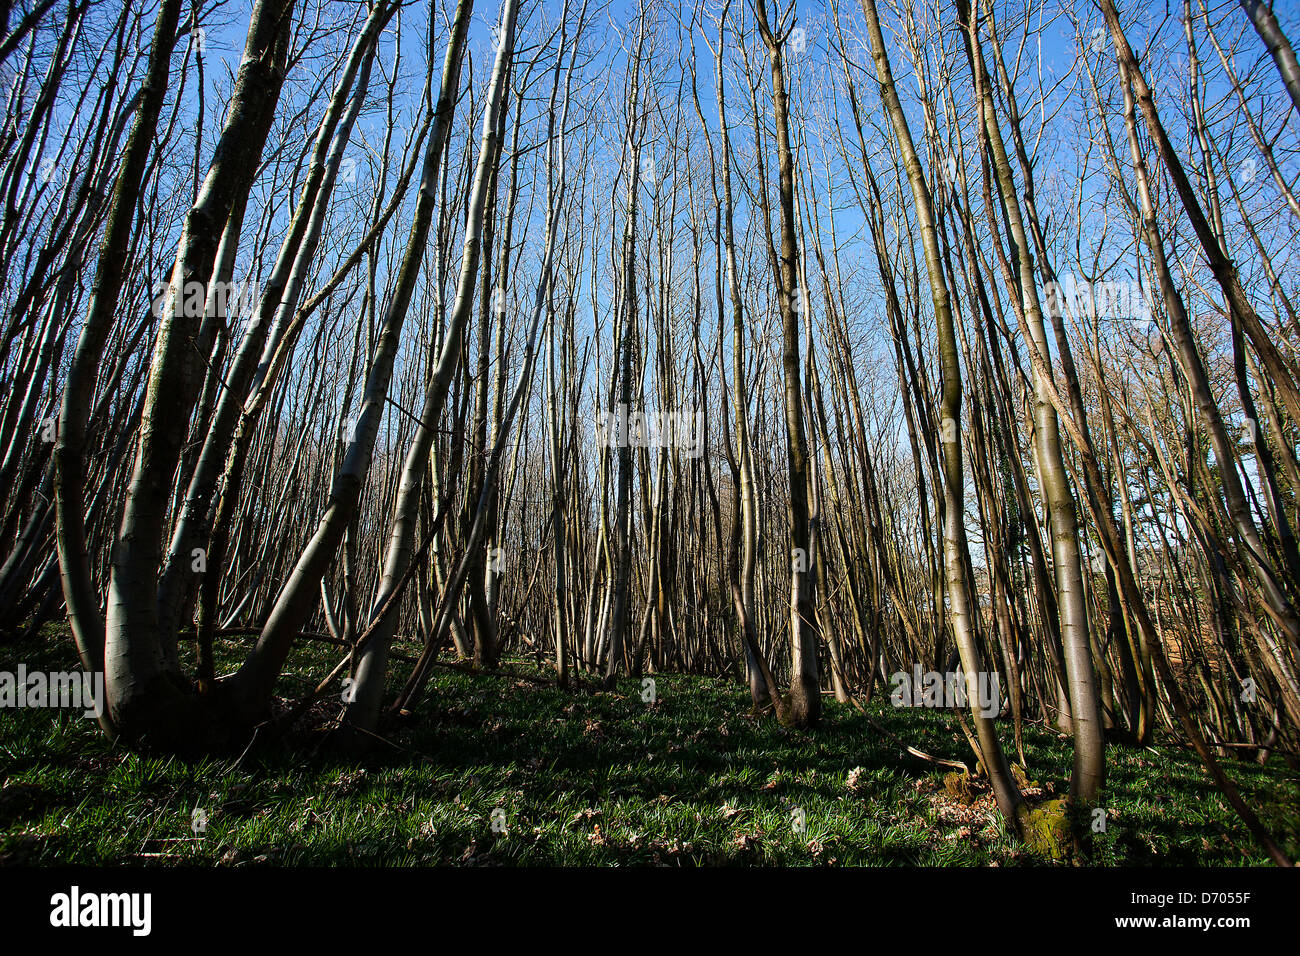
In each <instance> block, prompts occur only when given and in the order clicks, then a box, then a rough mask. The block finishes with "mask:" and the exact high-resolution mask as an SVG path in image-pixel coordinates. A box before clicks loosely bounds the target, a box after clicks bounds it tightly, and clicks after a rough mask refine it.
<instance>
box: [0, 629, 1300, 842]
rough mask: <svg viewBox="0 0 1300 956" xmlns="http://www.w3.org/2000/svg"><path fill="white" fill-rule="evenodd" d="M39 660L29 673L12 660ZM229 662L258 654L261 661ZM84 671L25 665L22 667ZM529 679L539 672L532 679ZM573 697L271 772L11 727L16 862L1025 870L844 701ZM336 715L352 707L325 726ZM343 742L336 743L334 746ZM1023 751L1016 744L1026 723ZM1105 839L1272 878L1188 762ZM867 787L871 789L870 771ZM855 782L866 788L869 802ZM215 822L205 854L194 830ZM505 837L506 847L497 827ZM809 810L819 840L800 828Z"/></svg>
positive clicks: (982, 809) (1056, 743)
mask: <svg viewBox="0 0 1300 956" xmlns="http://www.w3.org/2000/svg"><path fill="white" fill-rule="evenodd" d="M15 650H19V651H20V652H21V651H23V650H26V651H27V653H26V654H25V655H22V654H20V655H19V656H14V651H15ZM223 651H224V653H225V654H226V655H228V656H229V659H230V660H237V659H238V656H239V652H240V648H239V646H238V645H236V644H235V643H233V642H232V643H230V644H228V645H227V646H226V647H225V648H223ZM332 653H333V649H329V648H327V649H325V650H324V651H322V650H320V649H313V648H306V649H304V650H301V651H300V652H298V655H297V656H296V657H295V659H294V663H295V669H294V670H293V671H292V672H290V673H287V674H286V677H285V680H284V682H283V685H282V692H283V693H284V694H285V695H286V696H295V697H296V696H297V695H298V694H300V693H301V692H302V691H303V689H304V687H305V685H306V681H307V679H309V678H310V677H312V676H313V675H316V674H319V673H323V672H324V670H325V669H326V667H327V662H331V661H332V659H333V658H331V656H330V655H331V654H332ZM18 660H23V661H24V662H25V663H26V664H27V665H28V667H29V668H36V667H41V668H45V669H51V670H53V669H66V668H71V667H73V666H75V656H74V655H73V654H72V651H71V649H70V646H69V643H68V641H67V640H66V638H63V639H56V640H55V642H54V646H53V648H52V649H49V650H43V651H39V652H38V651H37V649H35V648H28V649H15V648H6V649H5V656H4V657H0V670H13V668H14V667H15V666H16V664H17V661H18ZM507 669H508V670H511V671H514V672H516V673H521V674H522V673H530V674H536V673H538V672H537V671H536V670H535V669H534V668H533V667H532V666H531V665H529V664H525V663H523V662H510V663H508V664H507ZM655 680H656V690H657V697H658V699H657V701H656V702H655V703H654V704H653V705H649V704H647V703H645V702H643V701H642V699H641V694H640V684H639V683H638V682H635V681H632V680H628V681H625V682H624V683H623V684H621V685H620V687H619V689H618V690H617V692H613V693H604V694H588V693H579V694H574V693H568V692H563V691H559V690H557V689H555V688H552V687H548V686H542V685H539V684H536V683H532V682H529V681H525V680H521V679H518V678H516V677H499V676H479V675H470V674H464V673H460V672H455V671H447V670H439V671H438V672H437V673H435V675H434V677H433V679H432V680H431V681H430V683H429V688H428V693H427V695H426V698H425V699H424V701H423V702H422V704H421V706H420V707H419V709H418V712H417V714H416V717H415V718H414V719H413V720H411V721H409V722H408V723H406V724H404V725H400V726H397V727H393V728H390V729H389V739H390V740H391V742H392V746H387V745H383V744H377V745H376V747H375V749H374V752H373V753H372V754H371V755H370V756H368V757H367V758H365V759H363V760H361V761H356V760H351V759H345V758H342V757H340V756H337V755H335V754H333V753H332V752H331V749H330V748H329V746H328V742H327V741H325V738H324V734H323V733H322V730H321V728H316V729H311V728H308V729H306V730H304V731H302V732H301V733H299V734H297V735H296V736H295V737H294V738H292V739H291V740H289V741H287V742H286V743H285V744H283V745H279V746H276V747H274V748H272V749H269V750H268V751H267V752H264V753H262V754H260V755H259V756H258V757H257V758H256V760H253V761H245V763H244V764H243V765H242V766H238V767H236V766H235V762H234V761H230V760H208V761H203V762H199V763H192V762H191V763H187V762H184V761H182V760H179V759H159V758H154V757H142V756H137V755H135V754H131V753H129V752H127V751H125V750H123V749H121V748H117V747H114V746H112V745H110V744H109V743H108V742H107V741H106V740H105V739H104V738H103V737H102V735H101V734H100V733H99V730H98V728H97V727H96V725H95V724H94V722H93V721H91V720H87V719H85V718H83V717H81V716H79V714H73V713H63V712H57V711H38V710H16V711H0V862H3V863H8V864H26V865H49V864H64V863H78V864H98V865H112V864H130V865H176V864H190V865H204V866H207V865H223V866H245V865H263V864H276V865H293V864H303V865H431V864H458V863H463V864H471V865H485V866H493V865H512V864H525V865H548V864H564V865H655V864H663V865H669V866H692V865H755V864H761V865H782V866H799V865H843V866H851V865H879V866H891V865H897V866H912V865H925V866H933V865H963V866H966V865H994V866H1009V865H1026V864H1043V863H1050V862H1051V861H1050V860H1046V859H1044V858H1041V857H1038V856H1035V855H1034V854H1033V853H1031V852H1030V851H1028V850H1026V849H1025V848H1024V847H1023V846H1017V845H1016V844H1015V843H1014V842H1013V841H1012V840H1011V839H1010V838H1009V837H1008V836H1007V834H1006V832H1005V831H1004V829H1003V828H1002V827H1001V825H1000V823H999V822H998V818H997V815H996V811H994V810H993V809H992V805H991V802H990V799H989V797H988V795H987V793H983V794H980V795H978V799H976V800H975V802H974V803H972V804H963V803H961V802H960V801H959V800H957V799H955V798H954V797H952V796H950V795H949V794H947V793H946V792H945V790H944V787H943V782H942V777H943V771H941V770H940V769H939V768H937V767H934V766H932V765H930V764H927V763H924V762H922V761H920V760H918V759H916V758H914V757H910V756H905V755H904V754H903V753H902V752H901V751H900V749H899V747H898V745H897V744H896V743H894V742H892V741H890V740H889V739H888V738H885V737H882V736H881V735H880V733H879V732H878V731H876V730H875V729H874V728H873V727H872V726H871V725H870V723H869V722H868V721H867V720H866V719H864V718H863V717H862V715H860V714H858V713H857V712H856V711H855V710H853V709H852V708H851V707H849V706H847V705H844V706H842V705H838V704H836V703H835V702H834V701H833V700H828V701H827V704H826V713H825V717H824V720H823V722H822V725H821V726H820V727H819V728H818V729H817V730H816V731H813V732H805V731H797V730H789V729H786V728H783V727H780V726H779V725H777V724H776V722H775V721H773V720H772V719H770V718H760V719H753V718H751V717H749V716H748V715H747V705H748V694H747V691H746V689H745V688H743V687H740V686H737V685H736V684H733V683H729V682H725V681H720V680H713V679H705V678H698V677H687V676H677V675H656V677H655ZM871 712H872V717H873V719H875V720H876V721H877V722H879V723H880V724H881V725H883V726H885V727H888V728H889V730H890V731H891V732H892V733H894V734H895V735H897V736H898V737H899V738H901V739H903V740H905V741H906V742H907V743H909V744H912V745H914V746H916V747H919V748H921V749H922V750H925V751H927V752H929V753H932V754H936V755H942V756H947V757H951V758H956V759H963V760H968V759H969V751H968V750H967V748H966V745H965V743H964V742H963V740H962V738H961V735H960V730H959V728H958V726H957V724H956V720H955V718H954V717H953V716H951V715H950V714H947V713H943V712H938V711H924V710H910V709H905V710H899V709H894V708H892V707H890V706H889V704H888V700H887V698H884V697H883V695H882V699H881V700H880V701H879V702H876V703H873V704H872V706H871ZM321 713H322V714H323V715H327V716H328V715H332V714H333V708H327V709H322V711H321ZM323 741H324V742H325V745H324V746H320V745H321V744H322V742H323ZM1004 742H1005V743H1006V744H1007V745H1008V746H1010V726H1009V724H1008V725H1007V726H1006V728H1005V732H1004ZM1025 748H1026V756H1027V758H1028V761H1029V777H1030V779H1031V781H1033V782H1034V783H1036V784H1037V785H1038V786H1037V788H1036V789H1037V790H1038V791H1039V792H1040V793H1041V795H1042V796H1044V797H1047V796H1051V795H1052V794H1053V793H1060V792H1063V791H1064V790H1065V789H1067V781H1068V774H1069V768H1070V759H1071V753H1070V745H1069V741H1068V740H1066V739H1064V738H1063V737H1061V736H1060V735H1059V734H1057V733H1055V732H1052V731H1048V730H1044V729H1042V728H1038V727H1031V726H1026V727H1025ZM1107 760H1108V773H1109V780H1108V785H1107V796H1106V799H1105V801H1104V803H1105V806H1106V809H1107V814H1108V816H1107V827H1106V831H1105V832H1104V833H1096V834H1089V835H1088V837H1087V839H1086V840H1085V846H1084V850H1083V852H1082V854H1081V856H1079V857H1077V858H1076V859H1075V860H1074V861H1073V862H1075V863H1083V864H1089V865H1103V866H1109V865H1152V864H1154V865H1242V864H1257V865H1262V864H1266V863H1267V859H1266V858H1265V857H1264V855H1263V854H1262V853H1261V852H1260V851H1259V849H1258V848H1257V847H1256V846H1255V845H1254V844H1253V843H1252V841H1251V840H1250V838H1249V836H1248V834H1247V833H1246V831H1245V828H1244V827H1243V826H1242V825H1241V823H1240V822H1239V821H1238V820H1237V818H1236V817H1235V815H1234V814H1233V813H1232V811H1231V810H1230V809H1229V808H1228V807H1227V805H1226V803H1225V801H1224V800H1223V799H1222V797H1220V796H1219V795H1218V794H1217V793H1216V792H1215V790H1214V789H1213V787H1212V786H1211V784H1210V783H1209V781H1208V779H1207V778H1206V775H1205V773H1204V772H1203V770H1202V769H1201V767H1200V765H1199V763H1198V762H1197V760H1196V758H1195V755H1194V754H1192V753H1190V752H1189V751H1185V750H1182V749H1179V748H1176V747H1174V746H1166V745H1161V746H1158V747H1156V748H1154V750H1152V749H1133V748H1125V747H1121V746H1111V747H1109V748H1108V751H1107ZM1228 769H1229V773H1230V774H1231V776H1232V777H1233V779H1235V780H1236V781H1238V784H1239V786H1241V788H1242V789H1243V792H1244V793H1245V795H1246V797H1247V799H1248V800H1249V801H1250V802H1251V803H1252V804H1253V805H1254V806H1255V807H1256V808H1257V809H1258V810H1259V811H1260V813H1261V816H1262V817H1263V819H1264V820H1265V822H1266V823H1267V825H1269V826H1270V827H1271V828H1272V829H1273V831H1274V833H1275V836H1277V837H1279V838H1280V839H1281V842H1282V843H1283V845H1284V846H1285V848H1286V849H1287V851H1288V852H1289V853H1290V854H1291V855H1292V856H1293V857H1295V856H1296V855H1300V810H1298V809H1297V808H1298V807H1300V778H1298V777H1297V775H1296V774H1294V773H1293V772H1290V771H1289V770H1287V768H1285V766H1283V765H1282V764H1281V762H1280V761H1278V762H1277V763H1276V764H1272V765H1270V766H1267V767H1263V768H1261V767H1257V766H1254V765H1251V764H1240V763H1232V764H1230V765H1229V767H1228ZM855 770H856V773H855V772H854V771H855ZM851 775H852V783H853V786H852V787H850V785H849V784H850V776H851ZM196 808H199V809H202V810H203V811H204V813H206V815H207V819H208V825H207V829H206V831H205V832H204V834H203V836H202V839H196V838H195V836H194V833H193V832H192V830H191V819H192V816H191V815H192V812H193V811H194V810H195V809H196ZM497 809H500V810H501V811H502V812H503V813H504V822H505V831H504V832H500V833H498V832H494V829H493V826H492V817H493V812H494V811H495V810H497ZM800 814H801V815H802V819H803V820H804V827H803V829H802V831H800V830H799V829H798V828H796V826H795V821H796V819H797V818H798V817H799V816H800Z"/></svg>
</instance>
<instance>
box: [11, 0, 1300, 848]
mask: <svg viewBox="0 0 1300 956" xmlns="http://www.w3.org/2000/svg"><path fill="white" fill-rule="evenodd" d="M482 3H483V0H479V4H478V6H477V7H476V5H475V3H474V0H457V2H456V3H454V4H452V3H445V2H438V0H431V2H427V3H426V2H424V0H367V2H344V0H253V2H251V3H248V4H245V3H238V2H232V0H215V2H208V3H202V4H188V5H182V4H181V3H180V2H179V0H158V2H154V3H129V2H128V3H122V2H111V0H53V2H52V0H42V2H35V0H31V2H27V3H18V4H9V3H6V4H3V5H0V96H3V98H4V109H3V114H2V115H0V196H3V203H4V205H3V216H2V217H0V375H3V376H4V381H5V386H6V387H5V388H4V389H3V391H0V489H2V490H0V503H2V504H3V513H2V515H0V553H2V554H3V557H2V558H0V622H3V639H5V640H7V641H14V642H22V641H31V640H37V639H43V638H40V635H42V634H44V635H47V636H48V635H49V634H51V633H56V632H53V631H50V630H49V629H45V628H44V625H46V624H48V623H50V622H58V621H62V620H64V619H66V620H67V622H68V623H69V624H70V625H71V634H72V639H73V640H75V642H76V646H77V650H78V653H79V654H80V656H81V659H82V661H83V664H84V666H85V667H87V668H89V669H93V670H102V671H103V672H104V673H105V675H106V682H107V688H108V703H109V707H108V709H107V711H106V713H105V715H104V717H103V719H102V724H103V728H104V731H105V732H106V733H108V734H110V735H113V736H115V737H120V738H122V739H124V740H125V741H127V742H129V743H131V744H133V745H135V746H140V747H145V748H158V749H162V750H169V751H178V752H186V753H190V752H205V751H211V750H219V749H223V748H230V747H239V748H241V749H242V748H243V747H244V746H245V745H246V744H247V742H248V740H249V737H250V735H251V734H252V733H253V732H254V731H255V730H256V729H257V728H268V727H272V726H273V725H272V724H269V723H268V720H269V718H270V715H271V713H272V712H273V709H274V707H273V705H274V702H275V700H274V694H275V692H276V686H277V679H278V677H279V675H280V673H281V670H282V669H283V667H284V666H285V663H286V661H287V660H289V658H290V655H292V654H293V653H294V650H295V647H297V646H298V645H299V644H300V643H301V642H302V641H324V642H328V643H331V644H333V645H335V646H336V647H337V649H338V653H339V662H338V665H337V666H336V667H335V668H334V669H333V670H332V671H331V672H330V673H328V674H324V673H322V674H321V675H319V678H320V684H319V686H318V687H317V688H316V691H315V694H314V695H312V696H314V697H317V698H319V697H320V696H322V695H325V694H329V695H336V694H337V693H338V692H339V690H340V689H341V688H345V690H344V703H343V704H342V705H341V706H340V715H339V716H340V721H341V725H342V726H343V727H345V728H346V731H347V732H346V734H344V735H343V736H344V737H345V738H346V739H347V741H349V745H350V746H353V747H357V748H359V747H364V746H365V745H366V744H367V742H368V741H369V740H371V739H373V735H374V734H376V733H382V732H383V719H384V714H385V713H386V712H389V713H391V712H396V711H406V712H415V713H417V715H418V710H419V708H420V707H421V706H422V704H423V702H424V695H423V693H422V689H423V687H424V684H425V681H426V679H427V677H428V674H429V669H430V667H431V666H432V665H433V664H434V663H435V662H437V661H438V660H439V659H440V658H441V659H443V660H444V661H445V660H446V659H448V658H449V657H450V658H455V659H459V660H463V661H467V662H469V665H470V666H473V667H476V668H481V669H486V670H491V669H493V668H495V667H497V662H498V661H499V660H500V659H501V656H502V655H503V654H505V653H509V654H512V655H521V654H523V655H528V656H533V657H535V658H536V659H537V661H538V662H539V663H540V662H543V661H549V662H551V664H552V666H553V667H554V672H555V679H556V680H557V681H558V682H559V683H561V684H565V685H570V684H577V685H582V686H587V687H591V686H594V685H600V684H603V685H604V686H606V687H611V686H613V685H614V682H615V681H616V680H617V678H618V677H619V676H620V675H622V674H630V675H632V676H635V677H642V676H643V675H646V674H652V673H655V672H658V671H667V670H680V671H690V672H697V673H714V674H721V675H733V676H734V677H735V678H736V679H738V680H739V679H743V680H746V681H747V682H748V685H749V687H750V689H751V695H752V699H753V701H754V704H755V707H756V708H759V709H767V708H771V710H772V711H773V713H774V716H775V717H776V718H777V719H780V720H782V721H785V722H788V723H791V724H796V725H801V726H815V725H816V724H817V722H818V719H819V715H820V713H821V710H822V698H823V695H825V694H833V695H834V696H835V698H836V699H837V700H839V701H841V702H849V701H852V702H854V703H855V704H858V705H861V704H862V703H863V702H865V701H868V700H870V699H871V698H872V696H873V695H879V694H896V693H897V690H898V689H897V686H896V684H897V682H896V681H895V680H894V679H893V675H894V674H895V673H897V672H899V671H903V672H906V673H908V674H909V675H910V674H911V673H912V671H913V668H914V667H915V666H919V668H920V669H921V670H922V671H930V670H939V671H953V670H956V669H958V668H960V670H961V672H962V673H963V674H964V678H965V680H966V682H967V684H968V686H969V687H970V691H971V693H970V695H969V696H970V701H969V717H970V721H971V722H970V723H969V724H966V723H965V721H964V720H963V726H966V727H967V738H968V740H969V742H970V746H971V747H972V748H973V750H974V751H975V753H976V755H977V757H978V760H979V765H980V768H981V772H982V773H984V774H986V775H987V776H988V778H989V780H990V782H991V784H992V786H993V789H994V792H995V794H996V796H997V799H998V805H999V807H1000V809H1001V810H1002V813H1003V815H1004V817H1005V818H1006V820H1007V822H1008V825H1009V826H1011V827H1012V828H1013V829H1018V828H1019V827H1020V826H1021V825H1022V819H1023V816H1024V813H1025V803H1024V798H1023V797H1022V795H1021V793H1020V790H1019V788H1018V786H1017V784H1016V779H1015V775H1014V774H1013V772H1012V769H1011V766H1010V763H1011V760H1010V756H1009V755H1010V754H1012V753H1014V755H1015V756H1016V757H1017V758H1018V759H1019V761H1021V762H1023V761H1024V755H1023V752H1022V748H1021V744H1020V739H1021V734H1020V731H1021V727H1022V725H1023V724H1024V722H1026V721H1042V722H1047V723H1049V724H1052V725H1054V726H1057V727H1059V728H1061V729H1063V730H1065V731H1067V732H1069V733H1070V734H1072V736H1073V740H1074V750H1075V763H1074V768H1073V774H1072V779H1071V796H1072V799H1073V800H1074V801H1076V802H1077V803H1080V804H1083V805H1096V804H1104V799H1105V787H1106V776H1105V758H1104V754H1105V751H1104V744H1105V742H1106V741H1107V740H1109V741H1118V742H1121V743H1124V744H1130V745H1143V744H1146V743H1149V742H1150V741H1151V740H1152V739H1153V737H1154V735H1156V734H1158V733H1161V734H1165V733H1167V734H1170V735H1172V736H1173V737H1175V738H1177V739H1178V740H1180V741H1182V742H1184V743H1186V744H1187V745H1190V746H1192V747H1194V748H1195V749H1196V750H1197V752H1198V753H1199V754H1200V755H1201V758H1202V760H1203V762H1204V763H1205V766H1206V769H1207V772H1208V773H1209V774H1211V775H1212V776H1213V778H1214V779H1215V781H1216V783H1217V785H1218V786H1219V787H1220V788H1221V789H1222V790H1223V791H1224V793H1225V795H1226V796H1227V798H1228V799H1229V800H1230V801H1231V802H1232V803H1233V805H1234V807H1236V808H1237V810H1238V812H1239V813H1240V814H1241V815H1242V817H1243V818H1244V819H1245V820H1246V822H1247V823H1248V825H1250V826H1251V828H1252V829H1253V831H1254V832H1255V834H1256V836H1257V837H1258V838H1259V839H1260V840H1261V841H1262V842H1263V843H1264V844H1265V846H1266V847H1268V849H1269V852H1270V853H1271V855H1272V856H1273V857H1274V859H1276V860H1278V861H1279V862H1284V859H1283V857H1282V854H1281V851H1280V850H1278V849H1277V848H1276V847H1275V846H1273V845H1272V843H1271V841H1270V839H1269V837H1268V835H1267V834H1266V833H1265V832H1264V829H1263V828H1262V826H1261V825H1260V824H1259V822H1258V821H1257V820H1256V819H1255V817H1254V815H1253V813H1252V812H1251V810H1250V808H1249V807H1248V806H1247V804H1246V802H1245V801H1243V800H1242V798H1241V797H1240V796H1239V795H1238V794H1237V792H1236V790H1235V789H1234V788H1233V785H1232V783H1231V764H1232V762H1233V761H1237V760H1257V761H1261V762H1262V761H1265V760H1269V759H1283V760H1287V761H1292V762H1293V761H1294V760H1295V759H1296V754H1297V752H1300V682H1298V678H1297V652H1298V650H1300V612H1298V611H1297V605H1298V602H1300V545H1298V544H1297V540H1296V532H1295V525H1296V523H1297V521H1300V514H1298V513H1297V506H1298V502H1297V494H1298V493H1300V459H1298V457H1297V440H1298V439H1300V431H1298V428H1300V386H1298V384H1297V383H1298V382H1300V362H1297V357H1296V348H1297V346H1300V317H1298V316H1297V306H1296V301H1297V288H1296V285H1295V281H1294V279H1293V276H1292V273H1291V270H1290V265H1291V257H1292V246H1293V244H1294V240H1295V238H1296V234H1297V229H1298V228H1300V204H1297V201H1296V196H1295V188H1296V181H1297V177H1298V175H1300V165H1298V164H1297V159H1298V156H1297V150H1298V149H1300V70H1298V69H1297V66H1296V57H1295V53H1294V51H1293V49H1292V47H1291V45H1290V42H1289V40H1288V30H1289V28H1290V27H1292V26H1294V24H1293V23H1291V22H1290V21H1289V20H1288V15H1287V14H1286V11H1285V10H1284V9H1283V8H1282V5H1278V6H1276V7H1273V6H1270V5H1269V4H1267V3H1265V2H1262V0H1241V2H1240V3H1232V2H1226V0H1219V2H1210V0H1195V2H1193V0H1183V2H1181V3H1171V4H1168V5H1147V6H1142V5H1138V4H1126V5H1125V8H1123V9H1121V8H1119V7H1118V6H1117V5H1116V4H1115V3H1114V2H1112V0H1045V2H1041V3H1037V2H1035V3H1030V4H1028V5H1027V6H1026V5H1025V4H1022V3H1010V4H1005V3H1001V2H993V0H954V2H948V0H916V2H910V3H909V2H895V0H861V2H860V4H859V5H857V6H853V5H852V4H851V3H850V2H847V0H845V2H841V0H827V2H826V3H824V4H821V3H806V4H802V5H799V6H798V8H797V9H796V6H795V5H794V4H793V3H787V2H784V0H775V2H774V0H696V2H695V3H694V4H693V5H692V4H691V3H689V2H688V3H683V4H681V5H677V6H674V5H672V4H667V3H661V2H656V0H631V2H628V3H617V2H613V0H502V2H501V3H500V5H499V6H496V5H494V6H492V7H491V8H485V7H483V5H482ZM57 633H63V632H61V631H59V632H57ZM59 639H64V638H59ZM218 642H222V643H221V644H220V645H219V643H218ZM231 642H234V643H235V644H239V643H240V642H243V643H244V644H245V654H244V659H243V663H242V664H240V665H239V666H238V667H237V668H235V669H234V670H233V672H230V673H225V674H220V673H218V668H217V654H216V649H217V648H218V647H219V646H227V647H228V646H230V645H231ZM399 647H405V648H406V649H407V650H408V651H409V653H405V654H396V655H395V654H394V652H395V650H396V649H398V648H399ZM412 661H413V662H412ZM989 674H993V675H996V678H997V682H998V684H997V686H999V687H1000V688H1001V690H1002V695H1003V697H1004V698H1005V703H1004V705H1003V707H1002V712H1001V713H1000V714H990V713H989V712H987V711H986V710H985V709H982V708H980V707H979V706H978V704H977V701H976V699H975V693H974V691H975V687H976V683H977V680H978V679H979V678H980V676H981V675H982V676H987V675H989ZM302 703H304V702H301V701H300V702H299V706H301V705H302ZM295 712H297V710H295V709H293V708H291V709H290V713H295ZM972 765H974V764H972Z"/></svg>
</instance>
